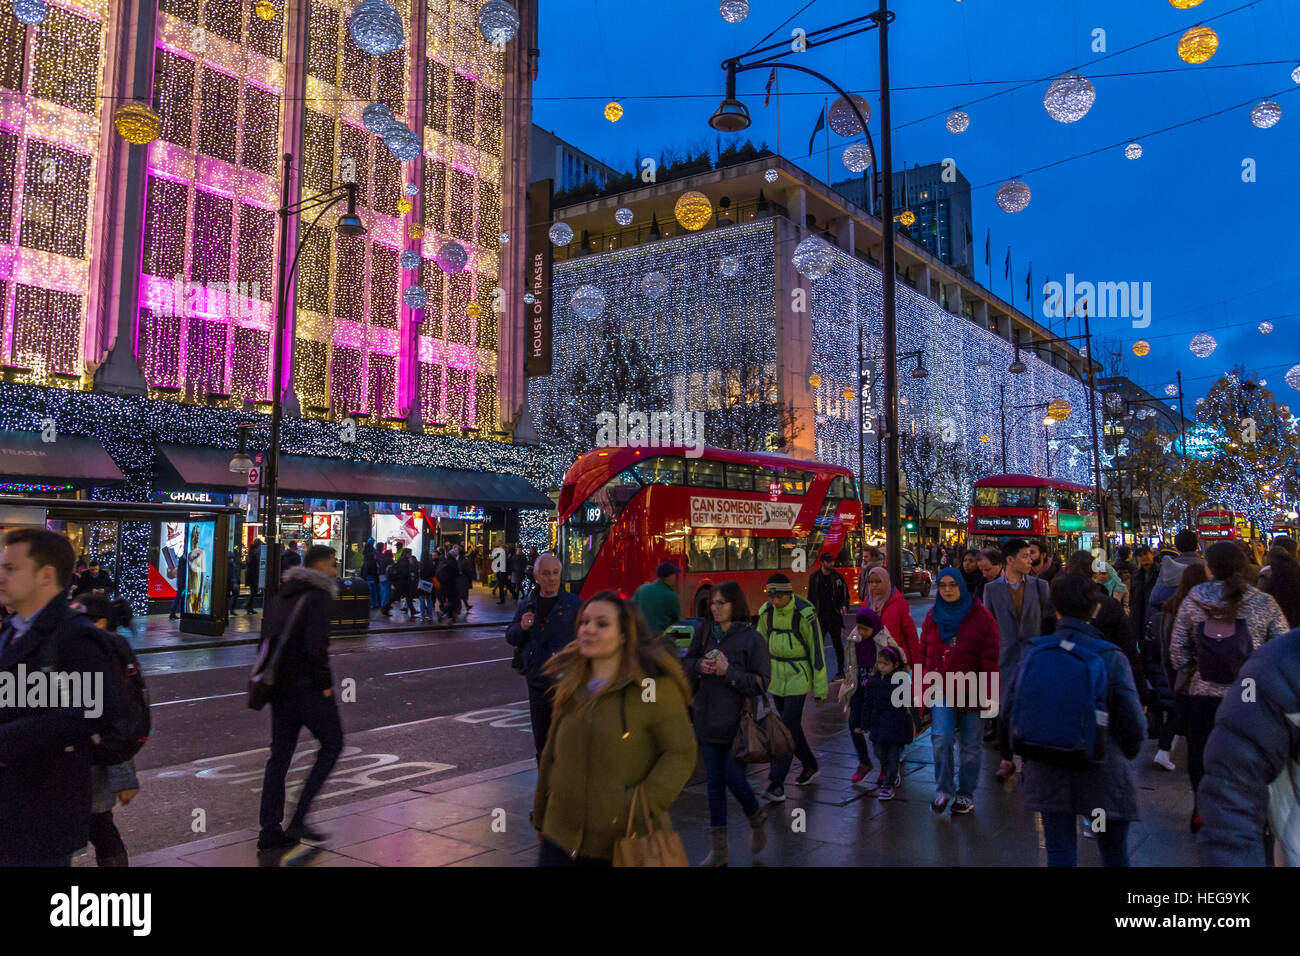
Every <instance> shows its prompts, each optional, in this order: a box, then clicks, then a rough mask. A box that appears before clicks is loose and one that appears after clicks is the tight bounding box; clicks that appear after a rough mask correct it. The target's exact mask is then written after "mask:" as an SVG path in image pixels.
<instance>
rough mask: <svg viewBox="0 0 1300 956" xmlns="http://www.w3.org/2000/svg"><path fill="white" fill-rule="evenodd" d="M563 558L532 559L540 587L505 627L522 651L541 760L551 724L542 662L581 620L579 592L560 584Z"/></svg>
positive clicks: (509, 638)
mask: <svg viewBox="0 0 1300 956" xmlns="http://www.w3.org/2000/svg"><path fill="white" fill-rule="evenodd" d="M562 570H563V569H562V566H561V564H560V559H559V558H557V557H556V556H555V555H553V554H551V553H550V552H547V553H546V554H542V555H539V556H538V558H537V560H536V561H535V562H534V563H533V576H534V577H535V578H536V579H537V589H536V590H535V591H533V592H532V593H531V594H530V595H528V597H527V598H526V599H524V600H523V601H520V602H519V606H518V607H517V608H516V609H515V618H514V620H513V621H511V622H510V627H509V628H507V629H506V640H507V641H508V642H509V643H510V646H511V647H517V648H520V649H521V650H522V651H523V674H524V677H525V678H526V679H527V680H528V713H529V717H530V719H531V720H532V725H533V744H534V746H536V748H537V759H538V760H541V757H542V748H543V747H544V746H546V734H547V733H548V732H549V730H550V728H551V699H550V694H549V691H550V686H551V682H550V678H548V677H547V676H546V675H545V674H543V673H542V667H543V665H544V664H545V663H546V662H547V661H548V660H550V659H551V656H552V655H554V654H555V653H556V652H557V651H559V650H560V648H562V647H564V645H566V644H568V643H569V642H570V641H571V640H573V638H574V634H575V633H576V631H577V624H578V609H579V608H580V607H581V606H582V601H581V599H579V597H578V595H576V594H573V593H571V592H569V591H566V590H564V589H563V588H562V587H561V585H560V575H561V572H562Z"/></svg>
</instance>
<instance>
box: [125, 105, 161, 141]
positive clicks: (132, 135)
mask: <svg viewBox="0 0 1300 956" xmlns="http://www.w3.org/2000/svg"><path fill="white" fill-rule="evenodd" d="M113 128H114V129H116V130H117V133H118V135H119V136H121V137H122V138H123V139H124V140H126V141H127V142H128V143H133V144H134V145H136V146H143V145H145V144H146V143H152V142H153V141H154V140H156V139H157V138H158V136H159V134H161V133H162V117H161V116H159V115H158V113H157V111H156V110H154V108H153V107H152V106H150V105H149V104H148V103H145V102H144V101H142V100H132V101H131V102H130V103H123V104H122V105H121V106H119V107H118V108H117V110H116V111H115V112H114V113H113Z"/></svg>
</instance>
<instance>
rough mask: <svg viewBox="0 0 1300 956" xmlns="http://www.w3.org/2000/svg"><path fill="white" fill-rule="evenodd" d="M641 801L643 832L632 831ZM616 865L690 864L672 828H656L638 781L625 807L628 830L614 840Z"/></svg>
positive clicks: (678, 837) (684, 849) (679, 838)
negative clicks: (617, 839)
mask: <svg viewBox="0 0 1300 956" xmlns="http://www.w3.org/2000/svg"><path fill="white" fill-rule="evenodd" d="M638 805H640V807H641V811H642V814H643V815H644V816H645V824H646V832H645V835H644V836H641V835H638V834H637V833H636V832H634V827H635V826H636V811H637V806H638ZM614 865H615V866H690V865H691V864H690V861H689V860H688V859H687V858H686V847H684V846H682V838H681V837H680V836H678V835H677V833H676V832H674V831H673V830H656V829H655V822H654V818H653V817H652V816H651V815H650V807H649V805H648V804H647V803H646V799H645V793H644V792H643V791H642V789H641V786H640V785H639V784H638V785H637V788H636V789H635V790H633V791H632V801H631V803H629V804H628V808H627V833H626V834H625V835H624V836H623V839H621V840H619V841H618V842H617V843H615V844H614Z"/></svg>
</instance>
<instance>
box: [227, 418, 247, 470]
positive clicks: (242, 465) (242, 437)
mask: <svg viewBox="0 0 1300 956" xmlns="http://www.w3.org/2000/svg"><path fill="white" fill-rule="evenodd" d="M250 427H251V426H249V425H240V426H239V451H237V452H235V457H234V458H232V459H230V466H229V467H230V472H231V474H234V475H247V474H248V473H249V472H250V471H252V470H253V459H251V458H249V457H248V452H247V450H246V449H247V448H248V430H249V428H250Z"/></svg>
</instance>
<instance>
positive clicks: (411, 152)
mask: <svg viewBox="0 0 1300 956" xmlns="http://www.w3.org/2000/svg"><path fill="white" fill-rule="evenodd" d="M385 145H387V141H385ZM390 152H392V154H393V158H394V159H396V160H398V161H399V162H403V163H409V162H410V161H411V160H413V159H419V158H420V154H421V153H422V152H424V148H423V147H422V146H421V145H420V141H419V140H418V139H416V138H415V134H414V133H412V132H411V131H410V130H406V137H405V139H403V140H402V142H400V143H398V145H397V148H396V149H391V150H390Z"/></svg>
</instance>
